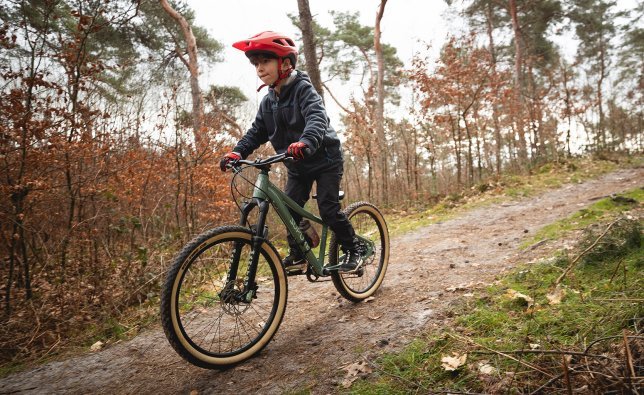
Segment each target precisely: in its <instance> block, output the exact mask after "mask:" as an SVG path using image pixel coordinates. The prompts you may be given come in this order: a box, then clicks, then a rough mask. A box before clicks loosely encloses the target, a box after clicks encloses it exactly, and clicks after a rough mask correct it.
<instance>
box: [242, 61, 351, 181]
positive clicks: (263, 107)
mask: <svg viewBox="0 0 644 395" xmlns="http://www.w3.org/2000/svg"><path fill="white" fill-rule="evenodd" d="M295 73H296V75H295V79H294V80H293V81H291V82H289V83H288V84H286V85H283V86H282V88H281V91H280V94H279V96H277V95H276V93H275V91H274V90H273V89H269V91H268V94H267V95H266V96H264V98H263V99H262V102H261V103H260V105H259V111H257V116H256V117H255V122H253V125H252V126H251V127H250V129H248V131H247V132H246V134H245V135H244V137H242V139H241V140H240V141H239V143H237V146H235V149H234V150H233V151H235V152H238V153H240V154H241V156H242V157H243V158H246V157H247V156H248V155H250V154H251V153H252V152H253V151H254V150H256V149H257V148H259V146H261V145H262V144H264V143H266V142H267V141H270V142H271V144H272V145H273V148H274V149H275V152H277V153H282V152H286V149H287V148H288V146H289V145H290V144H291V143H296V142H298V141H301V142H303V143H305V144H306V145H308V146H309V148H311V150H313V155H311V156H309V157H307V158H306V159H303V160H301V161H298V162H285V164H286V167H287V168H288V171H289V174H291V175H295V176H298V175H307V174H317V173H320V172H323V171H328V170H332V169H333V170H336V169H337V170H339V171H340V172H341V171H342V148H341V146H340V139H338V135H337V133H336V132H335V130H334V129H333V128H332V127H331V125H330V124H329V117H328V116H327V114H326V110H325V109H324V105H323V104H322V98H321V97H320V95H319V94H318V93H317V92H316V90H315V88H313V85H312V84H311V80H310V79H309V76H308V75H306V73H304V72H301V71H295Z"/></svg>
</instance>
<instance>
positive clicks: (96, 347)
mask: <svg viewBox="0 0 644 395" xmlns="http://www.w3.org/2000/svg"><path fill="white" fill-rule="evenodd" d="M104 345H105V343H103V342H102V341H100V340H99V341H97V342H96V343H94V344H92V346H91V347H90V348H89V350H90V351H98V350H100V349H101V348H103V346H104Z"/></svg>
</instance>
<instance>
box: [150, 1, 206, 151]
mask: <svg viewBox="0 0 644 395" xmlns="http://www.w3.org/2000/svg"><path fill="white" fill-rule="evenodd" d="M159 3H160V4H161V7H163V9H164V10H165V12H166V13H167V14H168V15H170V17H172V19H174V20H175V21H177V23H178V24H179V26H180V27H181V31H182V32H183V36H184V38H185V40H186V44H187V47H188V60H187V61H186V59H185V58H184V57H183V54H181V53H177V55H178V56H179V59H181V61H182V62H183V64H185V65H186V67H187V68H188V71H189V72H190V92H191V93H192V129H193V132H194V136H195V147H196V149H197V155H198V156H199V155H201V154H202V153H204V152H205V151H206V149H207V148H208V141H207V135H206V133H204V130H203V126H204V121H203V119H204V115H203V114H204V105H203V98H202V96H201V89H200V88H199V63H198V61H197V40H196V39H195V35H194V34H193V33H192V28H191V27H190V24H189V23H188V21H187V20H186V18H184V17H183V15H181V14H179V13H178V12H177V11H175V10H174V8H172V6H171V5H170V4H169V3H168V0H159Z"/></svg>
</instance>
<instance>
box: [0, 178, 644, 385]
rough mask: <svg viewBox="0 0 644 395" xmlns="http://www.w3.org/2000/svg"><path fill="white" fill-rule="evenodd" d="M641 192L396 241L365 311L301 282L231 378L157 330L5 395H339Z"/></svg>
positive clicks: (501, 214) (580, 195)
mask: <svg viewBox="0 0 644 395" xmlns="http://www.w3.org/2000/svg"><path fill="white" fill-rule="evenodd" d="M637 187H644V168H638V169H625V170H619V171H615V172H612V173H609V174H605V175H603V176H601V177H599V178H597V179H595V180H591V181H587V182H584V183H578V184H570V185H565V186H563V187H561V188H558V189H556V190H551V191H548V192H545V193H542V194H540V195H538V196H535V197H524V198H520V199H514V200H512V201H508V202H505V203H500V204H495V205H490V206H486V207H481V208H476V209H473V210H470V211H468V212H465V213H463V214H461V215H460V216H458V217H457V218H453V219H450V220H446V221H444V222H441V223H436V224H433V225H430V226H426V227H423V228H419V229H416V230H414V231H411V232H409V233H407V234H404V235H401V236H396V237H393V238H392V240H391V246H392V250H391V257H390V265H389V269H388V272H387V275H386V277H385V281H384V283H383V284H382V287H381V289H380V290H379V291H378V292H377V293H376V294H375V297H374V298H373V299H372V300H369V301H367V302H363V303H360V304H353V303H350V302H348V301H346V300H344V299H343V298H342V297H340V296H339V294H338V293H337V292H336V291H335V289H334V288H333V284H332V283H331V282H330V281H323V282H317V283H309V282H308V281H307V280H306V278H304V277H303V276H298V277H290V278H289V301H288V306H287V309H286V315H285V318H284V321H283V322H282V325H281V327H280V329H279V331H278V332H277V334H276V335H275V338H274V339H273V341H272V342H271V343H270V344H269V345H268V346H267V347H266V349H264V351H262V352H261V353H260V354H259V355H258V356H257V357H255V358H252V359H251V360H249V361H247V362H246V363H243V364H241V365H239V366H237V367H235V368H233V369H230V370H227V371H223V372H219V371H209V370H204V369H200V368H197V367H194V366H192V365H190V364H188V363H187V362H185V361H183V360H182V359H181V358H180V357H179V356H178V355H177V354H176V353H175V352H174V351H173V350H172V348H171V347H170V345H169V344H168V342H167V341H166V339H165V336H164V334H163V331H162V329H161V328H160V325H155V326H153V327H152V328H150V329H148V330H146V331H144V332H143V333H141V334H140V335H139V336H137V337H136V338H134V339H132V340H130V341H126V342H122V343H119V344H116V345H113V346H111V347H108V348H106V349H104V350H101V351H97V352H93V353H88V354H85V355H81V356H76V357H73V358H70V359H67V360H64V361H59V362H50V363H47V364H45V365H42V366H40V367H38V368H35V369H33V370H28V371H23V372H20V373H15V374H13V375H10V376H8V377H5V378H4V379H2V380H0V394H23V393H83V394H86V393H119V394H132V393H190V394H191V395H192V394H201V393H204V394H252V393H261V394H281V393H301V392H304V393H306V392H310V393H313V394H331V393H338V392H341V391H342V390H343V386H342V383H343V380H344V379H345V377H346V375H347V374H351V373H347V369H345V368H347V367H349V366H351V365H352V364H354V363H357V362H360V361H363V360H364V359H375V358H376V357H377V356H378V355H380V354H382V353H384V352H391V351H396V350H400V349H402V347H403V346H404V345H406V344H408V343H409V342H410V341H411V340H412V339H413V338H414V337H416V336H418V335H419V334H420V333H422V332H424V331H428V330H431V329H432V328H437V327H441V326H443V325H448V324H449V322H450V318H449V315H450V305H452V304H453V303H455V302H457V301H458V300H460V299H461V298H465V297H468V296H471V294H472V293H473V292H476V290H477V288H480V287H483V286H485V285H486V284H490V283H492V282H494V281H495V277H497V276H498V275H500V274H502V273H504V272H505V271H507V270H509V269H511V268H513V267H515V266H516V265H519V264H522V263H527V262H530V261H533V260H535V259H538V258H540V257H544V256H548V255H550V254H551V253H552V251H554V250H555V249H560V248H562V247H564V245H563V244H564V243H565V240H558V241H550V242H539V243H535V244H534V245H533V246H532V247H528V248H526V249H521V248H519V246H520V245H521V243H523V242H525V241H526V240H529V239H530V238H532V237H534V234H535V233H536V232H537V231H538V230H539V229H540V228H541V227H543V226H545V225H548V224H550V223H552V222H555V221H557V220H558V219H561V218H564V217H567V216H568V215H570V214H572V213H574V212H576V211H578V210H580V209H582V208H584V207H585V206H588V205H590V204H592V203H593V202H595V201H596V200H597V199H598V198H602V197H605V196H608V195H610V194H612V193H619V192H622V191H625V190H629V189H633V188H637Z"/></svg>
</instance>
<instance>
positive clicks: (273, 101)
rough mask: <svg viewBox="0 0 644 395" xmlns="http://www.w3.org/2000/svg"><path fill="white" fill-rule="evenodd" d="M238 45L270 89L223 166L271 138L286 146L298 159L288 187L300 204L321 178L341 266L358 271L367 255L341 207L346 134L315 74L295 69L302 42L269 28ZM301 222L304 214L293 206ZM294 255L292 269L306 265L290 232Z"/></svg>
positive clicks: (321, 200) (323, 208)
mask: <svg viewBox="0 0 644 395" xmlns="http://www.w3.org/2000/svg"><path fill="white" fill-rule="evenodd" d="M233 47H235V48H237V49H239V50H241V51H244V53H245V54H246V56H247V57H248V59H249V60H250V62H251V64H252V65H253V66H255V71H256V73H257V76H258V77H259V78H260V79H261V80H262V82H263V85H262V86H260V87H259V88H258V89H257V90H258V91H259V90H260V89H262V88H263V87H264V86H268V87H269V90H268V94H267V95H266V96H265V97H264V98H263V99H262V102H261V104H260V106H259V111H258V112H257V116H256V117H255V122H253V124H252V126H251V127H250V129H248V131H247V132H246V134H245V135H244V137H242V139H241V140H240V141H239V142H238V143H237V145H236V146H235V148H234V149H233V151H232V152H229V153H228V154H226V155H225V156H224V158H223V159H222V160H221V163H220V167H221V170H222V171H226V165H227V164H228V163H230V162H234V161H236V160H239V159H241V158H246V157H247V156H248V155H250V154H251V153H252V152H253V151H254V150H255V149H257V148H259V146H261V145H262V144H264V143H266V142H267V141H270V142H271V144H272V145H273V148H274V149H275V151H276V152H277V153H282V152H286V153H287V155H289V156H291V157H293V159H294V161H293V162H285V165H286V167H287V169H288V179H287V181H286V187H285V191H284V192H285V193H286V195H288V196H289V197H290V198H291V199H293V200H294V201H295V202H297V204H299V205H300V206H304V204H305V203H306V202H307V200H308V199H309V194H310V192H311V188H312V186H313V182H314V181H315V182H316V184H317V195H318V197H317V201H318V207H319V210H320V216H321V217H322V220H324V222H325V223H326V224H328V225H329V227H330V228H331V230H333V232H335V235H336V238H337V240H338V242H339V244H340V245H341V247H342V249H343V250H344V252H345V259H344V261H343V262H341V266H340V268H339V269H338V270H339V271H342V272H352V271H355V270H356V269H357V268H358V265H359V263H360V260H361V256H360V253H359V250H360V247H359V242H358V240H357V239H356V237H355V232H354V230H353V226H352V225H351V222H349V220H348V218H347V216H346V215H345V214H343V213H342V212H341V211H340V202H339V200H338V194H339V190H340V179H341V178H342V172H343V163H342V151H341V146H340V140H339V139H338V136H337V134H336V132H335V130H334V129H333V128H332V127H331V126H330V125H329V118H328V116H327V114H326V110H325V108H324V106H323V104H322V99H321V97H320V95H319V94H318V93H317V92H316V91H315V88H313V85H312V84H311V80H310V79H309V77H308V76H307V75H306V74H305V73H303V72H301V71H297V70H295V64H296V62H297V48H296V47H295V44H294V43H293V40H291V39H290V38H289V37H287V36H285V35H283V34H279V33H275V32H271V31H267V32H262V33H259V34H257V35H255V36H253V37H251V38H249V39H247V40H243V41H238V42H236V43H234V44H233ZM291 214H292V215H293V219H294V220H295V222H296V223H299V221H300V219H301V217H300V216H299V215H297V214H296V213H294V212H291ZM288 242H289V246H290V249H289V255H288V256H287V257H286V258H285V259H284V261H283V264H284V266H285V268H286V269H287V270H289V271H293V270H294V269H296V268H301V267H302V266H304V267H305V266H306V261H305V259H304V256H302V253H301V252H300V250H299V248H297V243H296V242H295V240H294V239H293V238H292V237H291V236H290V235H289V236H288Z"/></svg>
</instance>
